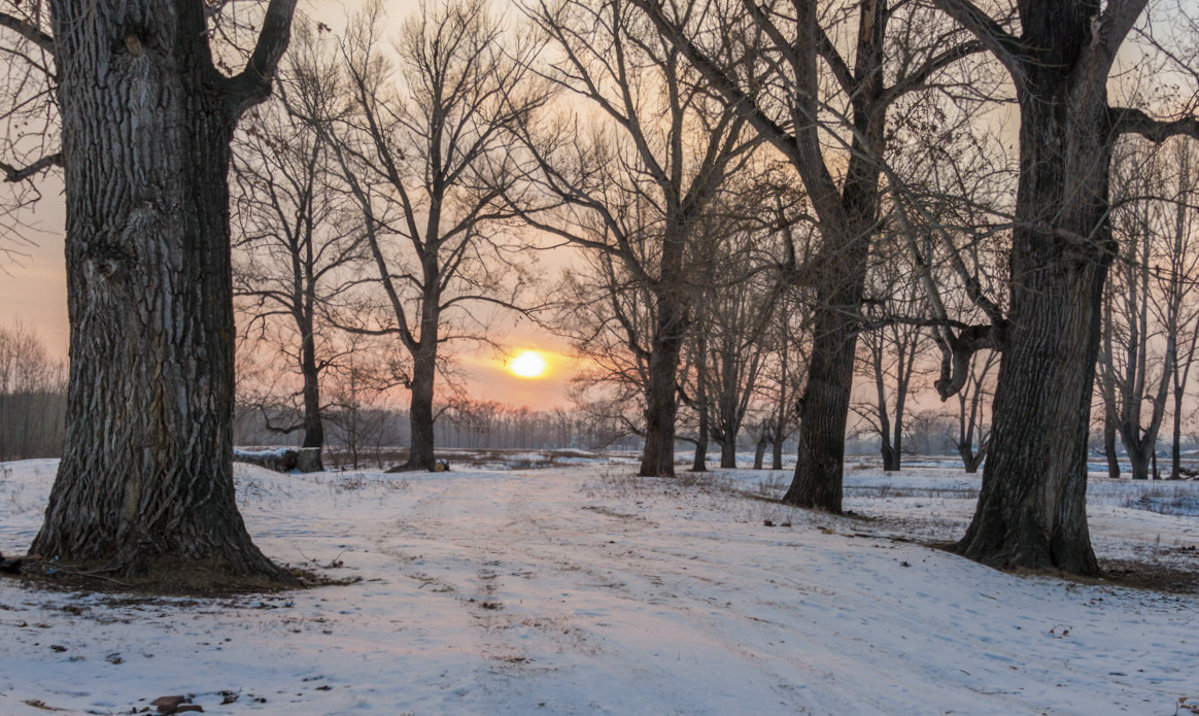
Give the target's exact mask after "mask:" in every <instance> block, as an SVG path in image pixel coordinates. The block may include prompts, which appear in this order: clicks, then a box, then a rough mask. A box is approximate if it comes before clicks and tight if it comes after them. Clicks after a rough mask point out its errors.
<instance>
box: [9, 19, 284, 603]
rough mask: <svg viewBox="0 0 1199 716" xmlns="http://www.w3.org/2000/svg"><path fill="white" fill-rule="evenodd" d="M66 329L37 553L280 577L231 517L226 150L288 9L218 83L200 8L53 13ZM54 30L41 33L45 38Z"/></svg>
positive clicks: (256, 94) (22, 28)
mask: <svg viewBox="0 0 1199 716" xmlns="http://www.w3.org/2000/svg"><path fill="white" fill-rule="evenodd" d="M49 6H50V11H51V16H52V32H51V33H49V34H47V33H45V32H43V31H42V30H41V29H39V28H37V27H31V26H29V25H27V24H25V23H23V22H21V21H20V20H19V19H17V18H14V17H12V16H11V15H9V14H7V13H5V14H3V15H0V27H4V28H8V29H10V30H11V29H15V30H16V32H17V33H18V34H20V35H21V36H22V37H24V38H26V39H29V40H31V41H33V42H35V44H37V46H38V47H40V48H42V49H43V50H44V51H45V52H47V53H49V54H50V55H52V57H53V59H54V66H55V75H56V77H57V81H58V86H57V102H58V110H59V114H60V116H61V122H62V150H61V161H62V164H63V165H64V173H65V185H66V205H67V225H66V255H67V281H68V287H67V288H68V307H69V310H70V319H71V349H70V359H71V368H70V379H69V386H68V396H67V412H68V429H67V433H66V441H65V446H64V451H63V458H62V461H61V462H60V464H59V469H58V476H57V478H56V480H55V483H54V487H53V490H52V492H51V495H50V503H49V507H48V508H47V510H46V520H45V523H44V524H43V526H42V529H41V531H40V532H39V533H38V535H37V537H36V538H35V539H34V542H33V545H32V547H31V551H33V552H37V553H39V554H41V555H43V556H44V557H45V558H47V559H50V560H56V561H60V562H63V563H68V564H72V565H86V566H87V567H88V568H92V569H98V570H104V571H110V572H116V573H122V574H130V573H139V572H145V571H147V570H153V569H155V568H156V567H159V566H161V565H164V564H167V563H170V564H172V565H176V566H178V565H180V564H181V565H184V566H186V567H189V568H199V569H204V570H207V571H209V572H213V573H217V574H222V575H224V576H226V577H234V578H242V577H252V578H267V579H273V580H287V579H289V578H290V577H289V575H287V573H286V572H284V571H283V570H282V569H281V568H279V567H278V566H276V565H274V564H272V563H271V562H270V561H269V560H268V559H266V557H264V556H263V555H262V553H261V552H260V551H259V550H258V548H257V547H255V546H254V544H253V543H252V542H251V540H250V537H249V534H248V533H247V532H246V529H245V526H244V525H243V522H242V519H241V516H240V514H239V513H238V511H237V507H236V504H235V503H234V489H233V475H232V445H231V441H232V430H231V425H232V415H233V335H234V330H233V307H232V288H231V278H230V247H229V206H228V204H229V190H228V183H227V177H226V174H227V172H228V169H229V155H230V142H231V140H232V137H233V131H234V128H235V126H236V125H237V122H238V119H239V117H240V116H241V115H242V113H243V112H244V111H245V110H246V109H248V108H249V107H251V106H253V105H255V104H257V103H258V102H260V101H262V100H263V99H264V98H266V97H267V95H268V94H269V93H270V89H271V78H272V76H273V75H274V72H275V67H276V64H277V63H278V60H279V57H280V56H281V55H282V53H283V50H284V48H285V47H286V45H287V41H288V28H289V25H290V22H291V16H292V13H293V10H294V6H295V2H294V0H271V2H270V4H269V5H268V6H267V7H266V9H265V15H264V16H263V19H262V23H261V28H262V29H261V32H260V33H259V34H258V37H257V42H256V44H255V46H254V48H253V51H252V53H251V54H250V56H249V59H248V62H247V63H246V66H245V68H244V69H243V70H242V71H241V72H239V73H237V74H235V75H233V76H226V75H225V74H223V73H221V72H220V71H219V70H218V69H217V66H216V65H215V64H214V62H213V53H212V50H211V48H210V47H209V36H210V35H209V25H208V22H207V18H206V15H207V12H208V9H209V6H208V4H206V3H204V2H201V1H200V0H190V1H187V2H164V1H163V0H135V1H132V2H112V1H109V0H97V1H96V2H91V3H76V2H66V1H65V0H51V2H50V3H49ZM51 35H53V37H51Z"/></svg>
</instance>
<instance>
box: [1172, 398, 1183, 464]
mask: <svg viewBox="0 0 1199 716" xmlns="http://www.w3.org/2000/svg"><path fill="white" fill-rule="evenodd" d="M1182 397H1183V392H1182V391H1180V390H1177V389H1176V390H1175V391H1174V416H1173V420H1174V427H1173V432H1172V433H1171V435H1172V437H1171V440H1170V443H1171V445H1170V479H1171V480H1177V479H1179V478H1180V477H1181V473H1180V472H1179V468H1180V467H1181V466H1182Z"/></svg>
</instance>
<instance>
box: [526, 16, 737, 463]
mask: <svg viewBox="0 0 1199 716" xmlns="http://www.w3.org/2000/svg"><path fill="white" fill-rule="evenodd" d="M525 7H526V13H527V14H528V16H529V17H530V18H531V20H532V21H533V23H534V24H535V25H536V26H537V27H538V28H539V29H540V31H541V33H542V34H543V35H544V36H545V38H547V41H548V47H547V52H548V53H550V54H552V55H554V56H555V57H556V58H560V59H556V62H555V65H554V67H551V68H550V69H547V70H546V71H545V76H546V77H547V78H548V79H549V80H550V81H551V82H552V83H554V85H555V86H556V87H558V88H559V89H560V90H561V91H562V92H564V93H565V94H566V96H567V97H570V98H572V101H575V102H578V103H581V104H580V106H583V107H590V108H592V109H593V110H597V111H594V112H592V114H591V119H590V121H581V120H580V118H579V117H580V114H581V113H577V112H570V111H566V112H564V113H563V114H562V115H560V116H559V117H558V118H557V119H558V121H557V122H556V123H555V122H550V121H547V122H545V123H543V125H542V126H540V127H537V128H533V127H530V128H528V130H527V131H526V132H525V133H524V134H523V139H524V141H525V150H526V152H528V154H529V156H530V164H531V168H530V170H529V179H530V181H531V182H532V184H533V185H534V186H535V187H536V188H537V189H538V190H539V191H541V192H543V193H544V194H546V195H547V196H548V197H550V200H549V201H547V202H546V203H545V204H543V205H542V206H540V207H537V210H529V211H525V212H524V217H525V219H526V221H528V222H529V224H530V225H531V226H534V227H536V228H538V229H540V230H542V231H544V232H546V233H548V234H549V235H552V236H556V237H559V238H561V239H564V240H566V241H570V242H573V243H575V244H576V245H578V246H580V247H582V248H584V249H586V250H588V251H591V252H596V253H598V254H601V255H603V256H604V258H603V259H602V262H605V263H606V264H607V265H608V266H609V267H610V268H609V269H608V273H609V274H611V275H617V273H619V275H621V276H624V277H627V278H628V279H630V280H632V281H633V282H635V283H636V284H637V286H638V288H637V289H635V290H637V291H640V292H641V293H642V295H643V296H645V297H646V298H647V299H648V300H649V302H650V303H649V306H648V309H647V310H648V313H649V315H650V316H651V318H652V323H651V324H650V325H649V326H648V328H649V331H648V332H647V333H641V334H633V333H628V335H627V345H628V346H629V348H630V349H631V350H633V351H634V353H636V354H638V360H640V361H642V362H644V364H645V382H644V386H645V393H644V406H645V410H644V429H643V434H644V435H645V446H644V450H643V452H642V459H641V469H640V474H641V475H647V476H648V475H659V476H668V475H673V474H674V443H675V421H676V415H677V410H678V404H679V397H678V390H677V388H678V371H679V363H680V357H681V355H682V349H683V342H684V338H685V336H686V334H687V330H688V326H689V323H690V320H691V317H692V316H691V313H692V305H691V304H692V301H693V300H694V293H695V278H696V276H695V272H694V268H693V265H692V264H691V262H690V257H691V256H693V255H694V252H693V247H692V238H693V235H694V233H695V231H696V227H697V226H698V224H699V222H700V221H701V220H702V218H703V216H704V213H705V210H706V209H707V207H708V206H709V204H710V202H711V201H712V199H713V197H714V196H715V194H716V192H717V190H718V189H719V187H720V185H721V183H722V182H723V181H724V179H725V177H726V175H727V174H728V173H729V172H730V171H732V170H733V169H734V168H735V167H736V166H737V165H738V164H739V163H740V162H742V161H744V160H745V159H746V158H747V157H748V156H749V150H750V149H751V148H752V147H753V146H754V144H755V141H754V140H753V139H752V138H751V139H749V140H748V141H747V140H746V138H745V137H744V136H743V134H744V133H743V131H742V130H743V126H744V121H743V120H742V119H740V118H739V117H738V116H737V114H736V113H735V112H732V111H729V110H727V109H725V108H723V107H722V106H721V105H720V103H718V102H714V101H713V100H712V99H711V98H710V97H709V96H708V94H707V93H706V92H705V91H704V90H703V89H702V88H700V87H697V86H696V85H695V83H694V81H693V78H692V77H691V73H689V71H688V70H687V67H686V63H685V62H684V61H683V58H682V55H681V53H680V52H679V51H678V50H677V49H676V48H674V47H673V46H672V45H671V44H670V43H668V42H664V41H663V40H662V39H661V38H660V37H658V36H657V35H656V34H655V33H653V32H652V30H650V29H648V28H646V27H645V26H644V23H643V22H641V20H640V15H639V14H638V13H637V12H636V10H635V9H634V8H633V7H632V6H631V5H630V4H629V3H627V2H625V1H624V0H596V1H595V2H590V1H588V0H562V1H561V2H554V3H549V2H529V3H526V4H525ZM617 265H619V266H617ZM622 281H623V279H622Z"/></svg>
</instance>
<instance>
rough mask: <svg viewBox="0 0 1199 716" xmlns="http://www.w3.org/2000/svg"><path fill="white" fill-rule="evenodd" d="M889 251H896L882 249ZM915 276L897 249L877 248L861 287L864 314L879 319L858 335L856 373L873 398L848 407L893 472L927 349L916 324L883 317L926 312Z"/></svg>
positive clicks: (925, 335) (898, 463)
mask: <svg viewBox="0 0 1199 716" xmlns="http://www.w3.org/2000/svg"><path fill="white" fill-rule="evenodd" d="M881 243H882V242H879V244H881ZM892 248H893V249H897V250H888V249H892ZM916 273H917V272H916V271H914V270H912V268H911V266H910V258H908V257H906V256H904V254H903V251H902V248H901V247H899V246H896V247H885V248H884V247H882V246H881V245H880V246H879V247H878V249H877V250H876V261H874V265H873V266H872V267H871V271H870V274H869V276H868V278H867V283H866V290H867V292H868V295H869V297H870V298H869V300H868V303H869V305H868V306H867V307H866V309H865V311H866V313H867V314H869V313H871V312H878V313H879V314H880V315H881V316H883V318H881V319H880V322H879V324H878V325H877V326H872V327H870V330H867V331H864V332H863V334H862V337H861V339H860V343H861V348H860V350H859V351H858V353H859V356H858V364H859V365H860V366H861V372H862V373H863V374H864V375H865V376H867V377H869V378H870V379H871V381H872V382H873V384H874V385H873V388H874V391H873V395H872V396H871V399H870V400H866V401H863V402H861V403H858V404H855V405H854V406H853V407H854V410H855V412H857V413H858V415H860V416H861V417H862V419H863V420H865V421H866V423H867V424H868V425H869V426H870V428H871V430H872V431H873V432H874V433H875V434H876V435H878V438H879V451H880V452H881V453H882V457H883V470H886V471H893V470H899V469H900V467H901V465H902V461H903V457H902V456H903V435H904V417H905V414H906V413H905V408H906V407H907V401H908V397H909V395H910V394H911V392H912V388H913V386H912V381H913V379H914V378H916V377H917V376H918V375H919V372H918V370H917V368H918V366H919V363H920V362H921V361H922V360H924V359H925V352H926V351H927V349H928V348H930V347H931V345H930V341H929V338H928V333H927V332H926V329H925V328H924V327H922V326H921V325H919V321H917V320H911V321H908V320H903V321H901V320H890V319H889V318H888V317H890V316H903V317H905V318H914V319H918V318H920V317H921V316H922V315H923V314H926V313H927V311H926V310H924V308H923V305H924V304H925V300H924V297H923V293H922V291H921V289H920V286H919V284H918V282H917V281H916V280H915V276H916Z"/></svg>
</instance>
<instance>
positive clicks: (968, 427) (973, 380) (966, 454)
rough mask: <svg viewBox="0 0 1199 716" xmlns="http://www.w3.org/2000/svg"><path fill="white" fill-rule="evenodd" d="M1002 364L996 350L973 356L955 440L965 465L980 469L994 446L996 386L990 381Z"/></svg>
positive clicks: (960, 396)
mask: <svg viewBox="0 0 1199 716" xmlns="http://www.w3.org/2000/svg"><path fill="white" fill-rule="evenodd" d="M998 364H999V354H998V353H996V352H995V351H977V352H975V354H974V355H973V356H972V357H971V362H970V374H969V376H968V377H967V379H966V383H965V384H964V385H963V386H962V388H961V389H960V390H958V392H957V401H958V431H957V437H956V440H955V441H954V443H955V444H956V445H957V449H958V454H959V455H961V456H962V468H963V469H965V471H966V472H968V473H975V472H978V468H979V466H980V465H982V463H983V460H985V459H986V458H987V451H988V450H989V449H990V447H991V425H990V420H989V419H988V415H989V412H990V411H989V407H990V404H991V400H990V398H991V395H992V394H993V392H994V388H993V387H992V385H991V383H992V382H993V381H991V380H990V378H992V377H993V376H994V373H993V372H992V371H993V369H994V368H995V366H996V365H998Z"/></svg>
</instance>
